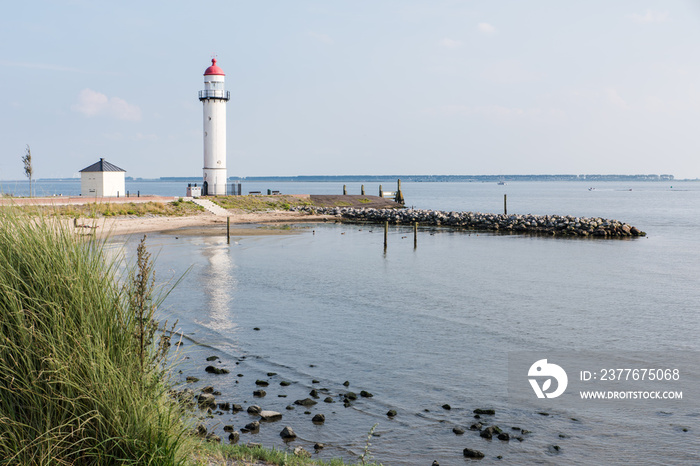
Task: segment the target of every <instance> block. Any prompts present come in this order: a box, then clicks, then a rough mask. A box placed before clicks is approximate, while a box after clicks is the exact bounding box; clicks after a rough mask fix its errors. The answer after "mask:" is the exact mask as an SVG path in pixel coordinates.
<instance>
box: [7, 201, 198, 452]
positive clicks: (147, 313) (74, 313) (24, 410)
mask: <svg viewBox="0 0 700 466" xmlns="http://www.w3.org/2000/svg"><path fill="white" fill-rule="evenodd" d="M102 246H103V245H102V243H100V242H99V241H98V240H94V239H89V240H79V239H77V238H76V237H75V236H74V235H72V234H71V233H69V232H68V231H67V230H65V229H62V228H60V227H59V226H58V224H57V223H55V222H52V221H50V220H47V219H45V218H41V217H28V216H26V215H24V214H19V213H17V212H16V211H15V210H14V209H11V210H7V209H3V210H2V211H0V263H1V264H2V267H0V464H32V465H33V464H36V465H62V464H66V465H67V464H81V465H82V464H86V465H102V464H104V465H107V464H152V465H159V464H179V463H182V462H183V461H184V460H185V459H186V458H187V457H188V456H189V455H190V453H189V451H188V450H187V448H186V441H185V440H186V438H185V436H184V433H185V426H184V424H183V422H182V416H181V414H182V413H181V411H180V408H179V407H178V406H177V405H176V404H174V403H172V402H171V401H170V400H169V398H168V396H167V390H166V389H167V386H166V383H165V374H164V372H163V371H162V369H161V366H160V364H159V361H157V360H156V355H157V347H158V342H159V341H160V340H158V338H155V337H154V336H155V335H154V333H153V326H152V325H150V320H149V318H150V317H152V310H153V308H154V306H153V305H154V304H155V303H154V302H153V300H152V297H151V296H149V295H148V293H149V292H150V290H151V288H150V287H149V286H148V283H152V282H150V278H149V276H148V273H150V271H149V270H146V272H148V273H147V274H144V273H143V272H144V270H135V271H134V273H133V274H132V276H131V277H130V278H131V279H130V280H127V283H126V284H125V285H120V284H119V281H118V280H117V278H118V277H117V270H116V264H115V263H114V262H112V261H110V260H109V259H107V258H106V257H105V255H104V253H103V247H102ZM139 280H140V281H139ZM144 280H145V282H144ZM144 283H145V286H144ZM139 293H141V295H139ZM143 293H146V294H143ZM139 296H140V297H141V298H143V299H141V300H140V302H141V303H142V304H143V306H142V308H141V309H135V308H134V305H135V304H136V306H138V305H139ZM139 317H142V319H140V318H139ZM142 337H143V338H142ZM141 341H143V346H141ZM142 350H145V351H143V352H142ZM142 355H144V357H143V358H142Z"/></svg>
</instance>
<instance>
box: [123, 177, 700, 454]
mask: <svg viewBox="0 0 700 466" xmlns="http://www.w3.org/2000/svg"><path fill="white" fill-rule="evenodd" d="M297 185H300V184H295V183H287V184H284V186H280V184H279V183H278V184H277V185H276V186H270V187H271V188H273V189H279V190H281V191H283V192H287V193H292V192H324V191H323V190H325V192H326V193H327V192H335V191H337V189H336V188H339V187H338V186H335V185H333V184H330V183H313V184H306V185H303V186H297ZM588 187H589V186H588V185H585V184H579V183H554V182H549V183H526V182H523V183H513V184H509V185H506V186H498V185H496V184H495V183H489V184H487V183H405V187H404V189H405V195H406V198H407V204H409V205H414V206H415V207H416V208H433V209H443V210H471V211H481V212H501V211H502V209H503V194H507V195H508V210H509V212H510V213H522V214H525V213H533V214H555V213H556V214H572V215H577V216H600V217H606V218H616V219H619V220H622V221H625V222H628V223H630V224H632V225H635V226H637V227H638V228H640V229H642V230H644V231H646V232H647V234H648V236H647V237H646V238H638V239H634V240H608V241H605V240H591V239H587V240H580V239H578V240H576V239H558V238H548V237H546V238H545V237H530V236H517V235H513V236H500V235H492V234H485V233H478V234H477V233H474V232H471V233H469V232H458V231H450V230H445V229H435V228H424V229H421V231H420V232H419V238H418V248H417V249H415V250H414V248H413V237H412V232H411V231H409V230H408V229H405V228H398V227H395V228H391V229H390V233H389V246H388V249H387V251H386V253H385V252H384V250H383V247H382V242H383V234H382V231H381V229H380V228H376V227H373V226H355V225H341V224H316V225H306V226H303V225H302V226H300V228H299V230H297V231H296V232H294V233H293V234H289V235H283V236H246V237H240V238H233V239H232V242H231V245H227V244H226V240H225V238H224V237H216V236H208V237H199V236H188V235H182V234H178V235H177V236H176V235H175V234H158V235H149V239H148V242H149V246H150V248H151V250H152V251H158V258H157V271H158V277H159V279H160V280H163V281H165V280H167V279H175V278H177V277H179V276H180V275H182V274H183V273H185V272H186V271H187V275H186V278H185V280H184V281H183V282H182V283H181V284H180V285H179V286H178V287H177V288H176V289H175V290H174V291H173V292H172V294H171V295H170V296H169V298H168V300H167V302H166V304H167V310H165V311H164V317H165V318H168V319H170V320H171V321H172V320H173V319H179V326H180V328H181V329H182V331H183V332H184V334H185V335H187V339H186V340H185V344H184V345H183V351H184V354H185V355H186V356H187V357H189V359H188V360H186V361H185V362H184V363H183V365H182V367H181V369H182V370H183V374H182V379H183V380H184V377H185V376H186V375H195V376H197V377H199V378H200V379H201V381H200V382H199V383H197V384H194V386H193V388H199V387H201V386H203V385H213V386H214V388H215V389H217V390H220V391H221V392H222V396H221V397H220V399H221V400H222V401H223V400H226V401H232V402H237V403H241V404H243V405H244V406H247V405H250V404H258V405H260V406H262V407H263V408H265V409H273V410H276V411H280V412H282V413H283V415H284V420H283V421H281V422H277V423H273V424H264V425H263V426H262V428H261V430H260V433H258V434H242V436H241V441H242V442H250V441H253V442H260V443H263V444H264V445H266V446H277V447H279V448H284V447H285V445H284V443H283V442H282V441H281V439H280V437H279V431H280V430H281V429H282V427H284V425H290V426H292V427H293V428H294V430H295V431H296V432H297V434H298V435H299V438H298V440H297V441H295V442H293V443H292V446H296V445H303V446H304V447H306V448H307V449H309V450H311V451H313V444H314V443H315V442H322V443H325V444H326V448H325V449H324V450H322V452H321V453H320V454H319V456H320V457H324V458H329V457H336V456H342V457H345V458H348V459H353V458H354V459H357V455H359V454H361V453H362V451H363V450H364V448H365V440H366V437H367V434H368V432H369V430H370V429H371V427H372V426H373V425H374V424H377V427H376V430H375V434H379V436H376V437H374V438H373V439H372V441H371V443H372V445H371V447H370V450H371V452H372V454H373V455H374V457H375V458H376V459H377V460H378V461H381V462H383V463H384V464H407V465H408V464H428V465H429V464H431V463H432V461H433V460H438V461H439V462H440V464H441V465H449V464H464V463H465V462H466V463H468V462H469V460H465V459H464V458H463V457H462V449H463V448H465V447H470V448H475V449H478V450H481V451H483V452H484V453H485V454H486V458H485V459H484V460H482V462H483V463H484V464H491V463H496V462H499V461H500V462H506V463H507V464H531V463H537V464H621V463H623V462H632V463H634V464H698V463H700V456H698V455H699V453H698V452H699V451H700V441H699V440H698V438H699V437H698V433H699V432H700V402H699V401H698V400H697V399H685V400H683V403H679V404H678V405H677V407H676V408H675V409H672V410H667V409H666V410H660V409H658V408H656V407H654V406H653V405H642V404H628V405H624V406H623V407H621V408H620V407H608V406H603V408H601V407H600V406H598V407H595V406H592V407H591V408H587V409H570V408H565V407H563V406H560V407H558V406H557V405H556V404H552V405H551V408H550V409H548V410H547V411H548V412H549V414H550V415H549V416H542V415H539V414H537V412H538V411H540V410H541V409H539V408H538V406H540V405H538V404H537V400H536V399H535V400H532V399H531V398H527V397H523V398H520V399H515V400H514V399H512V398H511V399H509V398H508V390H507V382H508V355H509V353H511V352H519V351H543V352H548V351H557V350H562V349H565V350H574V351H583V352H586V351H588V352H590V351H608V352H621V351H632V352H639V354H640V355H642V356H640V359H639V360H638V361H636V362H637V363H639V364H640V365H644V363H645V361H644V359H643V353H645V352H649V351H655V352H657V353H660V354H662V355H668V358H669V360H674V359H675V360H678V361H679V362H680V363H682V364H684V366H688V365H690V366H694V367H695V370H694V371H691V373H689V374H688V377H690V378H693V377H694V378H696V379H698V377H699V373H698V372H699V371H698V363H700V360H699V359H698V356H697V355H698V354H700V342H699V339H698V332H699V331H700V313H699V312H698V303H700V286H698V285H699V283H698V281H699V279H700V237H699V236H698V231H700V215H698V214H700V183H681V182H674V183H673V184H672V185H671V184H662V183H628V184H621V183H619V184H618V183H599V184H597V185H594V186H593V187H595V190H592V191H589V190H588ZM280 188H281V189H280ZM297 188H298V189H300V190H301V191H295V189H297ZM348 188H349V190H350V192H354V191H357V192H359V183H358V185H357V186H355V185H348ZM366 188H368V189H367V190H368V192H369V191H370V189H369V188H370V187H369V185H367V186H366ZM385 188H386V187H385ZM251 189H252V188H251ZM261 189H264V188H261ZM339 189H342V186H340V188H339ZM372 189H374V187H372ZM135 241H136V238H134V239H132V240H131V242H130V243H129V244H128V248H129V249H130V250H133V249H134V245H135V243H134V242H135ZM255 327H258V328H260V330H259V331H255V330H254V328H255ZM210 355H217V356H219V357H220V358H221V361H222V362H221V365H222V366H225V367H227V368H228V369H230V370H231V374H229V375H223V376H213V375H208V374H205V373H204V371H203V366H204V365H205V364H206V363H205V361H204V359H205V358H206V357H207V356H210ZM633 362H634V361H633ZM268 372H275V373H277V375H275V376H267V373H268ZM237 374H242V375H243V376H242V377H239V376H237ZM256 379H265V380H268V381H269V382H270V386H269V387H267V388H265V389H266V391H267V396H266V397H264V398H260V399H256V398H253V396H252V392H253V390H255V389H256V388H257V387H256V386H255V380H256ZM313 379H317V380H318V381H319V383H317V384H313V383H312V380H313ZM282 380H286V381H289V382H291V383H292V384H291V385H290V386H288V387H282V386H280V385H279V382H280V381H282ZM346 380H347V381H349V382H350V387H349V390H352V391H354V392H357V393H359V392H360V391H361V390H367V391H369V392H371V393H373V394H374V397H373V398H360V399H358V401H357V402H355V403H353V405H352V407H349V408H344V407H343V404H342V402H341V400H340V398H339V396H338V395H339V394H341V393H344V392H345V391H346V390H347V389H346V388H345V387H344V386H343V385H342V384H343V382H344V381H346ZM312 388H316V389H319V390H320V389H321V388H326V389H327V390H328V392H327V393H328V396H331V397H332V398H333V399H334V401H335V403H324V402H323V398H325V396H327V395H326V394H324V393H322V394H321V395H322V396H321V398H320V399H318V400H317V401H318V402H319V403H318V404H317V405H315V406H313V407H311V408H310V409H308V411H310V412H311V414H304V411H305V409H303V408H302V407H300V406H297V407H296V409H294V410H286V409H285V407H286V406H287V405H290V404H293V401H294V400H297V399H301V398H306V397H307V396H308V393H309V391H310V390H311V389H312ZM278 395H286V397H279V396H278ZM445 403H448V404H450V405H451V407H452V409H451V410H450V411H446V410H444V409H442V408H441V406H442V405H443V404H445ZM485 407H488V408H495V409H496V415H495V416H494V417H493V418H491V417H489V420H488V424H498V425H499V426H501V427H502V428H504V429H510V427H512V426H518V427H522V428H525V429H528V430H530V431H532V433H531V434H528V435H527V436H526V439H525V441H524V442H522V443H521V442H518V441H513V440H512V441H510V442H502V441H498V440H496V439H494V440H493V441H487V440H484V439H482V438H480V437H479V436H478V435H477V433H474V432H471V431H469V430H467V432H466V433H465V434H464V435H461V436H457V435H455V434H454V433H453V432H452V428H453V427H455V426H463V427H468V426H469V425H470V424H471V423H473V422H474V419H473V413H472V410H473V409H475V408H485ZM389 409H395V410H396V411H397V412H398V415H397V416H396V418H394V419H389V418H387V416H386V415H385V413H386V412H387V411H388V410H389ZM315 413H323V414H325V416H326V422H325V425H322V426H317V425H314V424H313V423H312V422H311V416H312V415H313V414H315ZM571 418H576V419H577V421H572V420H571ZM254 419H255V418H253V417H250V416H249V415H248V414H247V413H245V412H241V413H238V414H235V415H233V414H230V413H228V414H225V415H223V416H216V419H215V420H214V421H215V422H219V423H220V424H219V425H214V424H212V425H214V429H215V431H217V432H218V433H219V434H220V435H223V430H222V427H223V425H225V424H233V425H234V426H235V427H236V429H240V428H241V427H243V426H244V425H245V424H246V423H248V422H250V421H251V420H254ZM683 429H686V430H687V432H684V431H683ZM562 435H563V436H564V437H561V436H562ZM551 445H559V446H560V447H561V451H560V453H558V454H555V455H553V454H552V453H550V451H549V450H548V447H549V446H551ZM499 455H501V456H502V457H503V460H498V459H496V457H497V456H499Z"/></svg>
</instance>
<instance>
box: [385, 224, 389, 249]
mask: <svg viewBox="0 0 700 466" xmlns="http://www.w3.org/2000/svg"><path fill="white" fill-rule="evenodd" d="M388 237H389V222H388V221H386V222H384V249H386V242H387V238H388Z"/></svg>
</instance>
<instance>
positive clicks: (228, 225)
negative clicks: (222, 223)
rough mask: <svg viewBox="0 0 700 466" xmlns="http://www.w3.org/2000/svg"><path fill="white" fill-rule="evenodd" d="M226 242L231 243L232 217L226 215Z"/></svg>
mask: <svg viewBox="0 0 700 466" xmlns="http://www.w3.org/2000/svg"><path fill="white" fill-rule="evenodd" d="M226 244H231V217H226Z"/></svg>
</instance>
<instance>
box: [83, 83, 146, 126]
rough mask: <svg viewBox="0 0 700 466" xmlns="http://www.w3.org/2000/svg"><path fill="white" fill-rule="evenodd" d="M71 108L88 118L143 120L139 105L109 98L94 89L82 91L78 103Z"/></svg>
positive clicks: (116, 98)
mask: <svg viewBox="0 0 700 466" xmlns="http://www.w3.org/2000/svg"><path fill="white" fill-rule="evenodd" d="M71 108H72V109H73V110H74V111H76V112H78V113H82V114H83V115H85V116H87V117H94V116H108V117H111V118H116V119H118V120H129V121H139V120H141V109H140V108H139V107H138V106H137V105H133V104H130V103H128V102H127V101H126V100H124V99H121V98H119V97H107V96H106V95H104V94H102V93H100V92H97V91H93V90H92V89H83V90H82V91H80V94H79V95H78V103H77V104H75V105H73V106H72V107H71Z"/></svg>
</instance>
